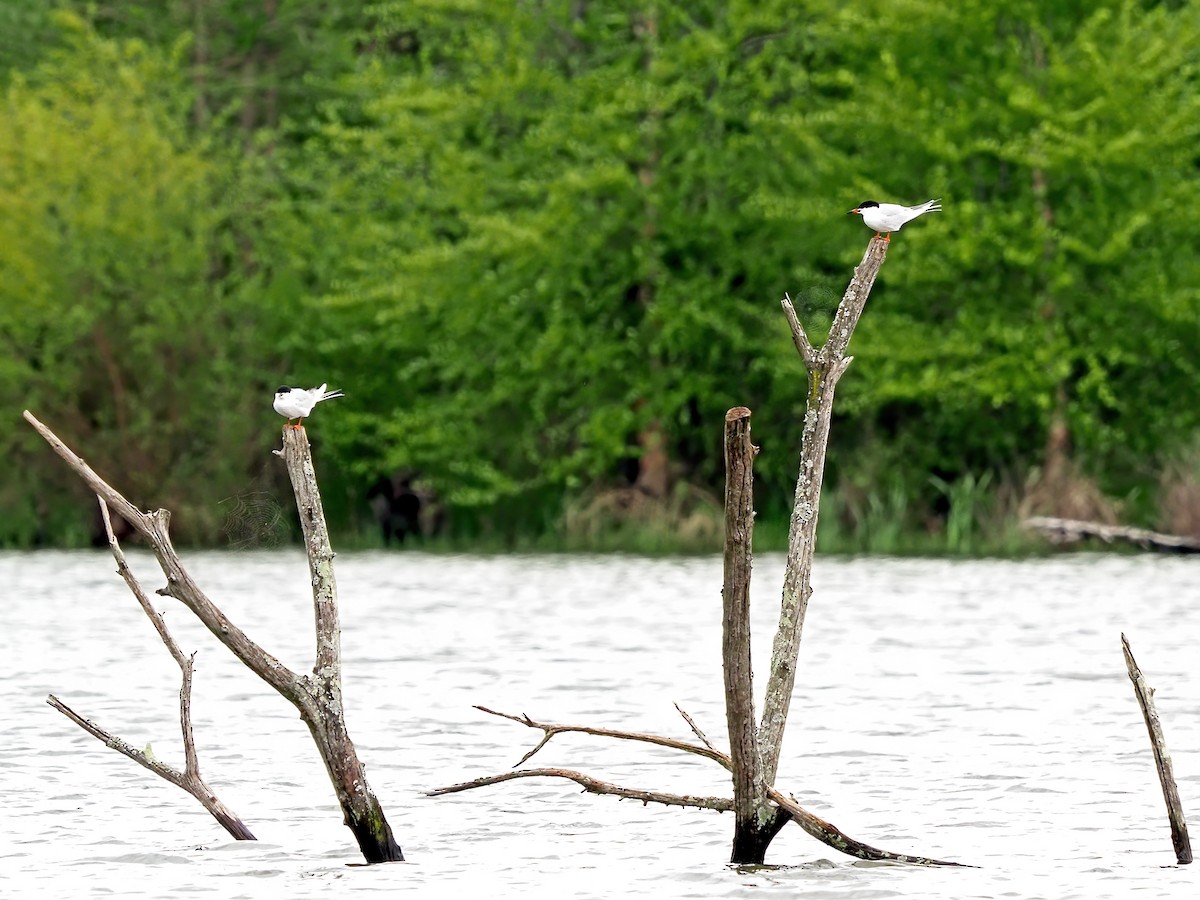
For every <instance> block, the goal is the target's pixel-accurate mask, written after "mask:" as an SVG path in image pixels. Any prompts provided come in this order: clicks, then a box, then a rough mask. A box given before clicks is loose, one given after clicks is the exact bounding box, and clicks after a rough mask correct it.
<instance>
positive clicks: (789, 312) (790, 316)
mask: <svg viewBox="0 0 1200 900" xmlns="http://www.w3.org/2000/svg"><path fill="white" fill-rule="evenodd" d="M783 313H784V315H785V316H787V320H788V325H789V326H791V329H792V343H793V344H795V345H796V349H797V350H798V351H800V358H801V359H803V360H804V365H805V367H807V368H809V369H812V368H815V367H816V365H817V351H816V350H814V349H813V345H812V344H811V343H810V342H809V340H808V335H807V334H806V333H805V331H804V326H803V325H801V324H800V319H799V318H797V316H796V310H795V309H794V308H793V307H792V298H791V297H789V296H788V295H787V294H784V295H783Z"/></svg>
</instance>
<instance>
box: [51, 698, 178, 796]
mask: <svg viewBox="0 0 1200 900" xmlns="http://www.w3.org/2000/svg"><path fill="white" fill-rule="evenodd" d="M46 702H47V703H48V704H50V705H51V706H53V707H54V708H55V709H57V710H58V711H59V712H60V713H62V714H63V715H64V716H66V717H67V718H68V719H70V720H71V721H72V722H74V723H75V724H76V725H78V726H79V727H80V728H82V729H83V730H84V731H86V732H87V733H88V734H90V735H91V736H92V737H94V738H95V739H96V740H98V741H101V742H102V743H103V744H104V746H106V747H111V748H112V749H113V750H116V751H117V752H118V753H120V754H122V755H124V756H128V757H129V758H130V759H132V760H133V761H134V762H135V763H137V764H138V765H139V766H144V767H145V768H147V769H149V770H150V771H151V772H153V773H154V774H155V775H157V776H158V777H159V778H164V779H166V780H167V781H169V782H171V784H173V785H175V786H176V787H184V783H183V773H182V772H180V771H178V770H177V769H174V768H172V767H171V766H168V765H167V764H166V763H164V762H162V761H161V760H159V759H157V758H155V757H152V756H149V755H147V754H146V752H145V751H144V750H139V749H137V748H136V747H134V746H133V745H132V744H130V743H129V742H127V741H123V740H122V739H121V738H119V737H117V736H116V735H115V734H111V733H110V732H108V731H105V730H104V729H103V728H101V727H100V726H99V725H97V724H96V723H95V722H93V721H92V720H91V719H88V718H86V717H84V716H81V715H80V714H79V713H77V712H75V710H73V709H71V707H69V706H67V704H65V703H63V702H62V701H61V700H59V699H58V698H57V697H56V696H54V695H53V694H49V695H48V696H47V697H46ZM185 790H186V788H185Z"/></svg>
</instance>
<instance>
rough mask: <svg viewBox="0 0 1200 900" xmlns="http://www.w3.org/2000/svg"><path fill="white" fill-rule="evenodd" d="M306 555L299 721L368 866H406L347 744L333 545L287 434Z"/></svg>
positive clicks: (307, 452)
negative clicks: (309, 620)
mask: <svg viewBox="0 0 1200 900" xmlns="http://www.w3.org/2000/svg"><path fill="white" fill-rule="evenodd" d="M281 455H282V457H283V461H284V464H285V465H286V466H287V471H288V477H289V478H290V479H291V482H292V491H293V492H294V494H295V496H296V510H297V512H298V513H299V515H300V529H301V531H302V532H303V534H304V549H305V550H306V551H307V555H308V568H309V574H310V575H311V577H312V591H313V610H314V617H315V621H316V635H317V652H316V662H315V663H314V665H313V674H312V678H311V679H309V680H308V681H307V682H306V684H305V688H306V689H305V691H304V696H303V699H302V702H300V703H298V704H297V707H298V708H299V710H300V717H301V718H302V719H303V720H304V724H305V725H307V726H308V730H309V733H310V734H312V738H313V741H314V742H315V743H316V745H317V750H318V751H319V752H320V754H321V761H322V762H324V763H325V770H326V772H327V773H328V774H329V780H330V783H331V784H332V785H333V790H334V793H335V794H336V795H337V799H338V804H339V805H340V806H341V808H342V813H343V816H344V818H345V822H346V826H347V827H348V828H349V829H350V831H351V833H353V835H354V838H355V840H356V841H357V842H358V847H359V850H361V851H362V854H363V857H364V858H365V859H366V860H367V862H371V863H378V862H401V861H403V859H404V853H403V851H402V850H401V849H400V845H399V843H397V842H396V839H395V837H394V836H393V834H392V828H391V826H390V825H389V824H388V821H387V817H386V816H385V815H384V812H383V807H382V805H381V804H380V802H379V798H378V797H377V796H376V795H375V792H374V790H372V788H371V785H370V783H369V782H368V781H367V775H366V770H365V769H364V768H363V764H362V761H361V760H360V759H359V758H358V751H357V749H355V746H354V742H353V741H352V740H351V739H350V732H349V730H348V728H347V726H346V716H345V708H344V706H343V704H342V643H341V641H342V636H341V625H340V624H339V619H338V607H337V582H336V580H335V579H334V574H333V557H334V553H333V546H332V544H331V543H330V540H329V529H328V527H326V524H325V512H324V509H323V507H322V505H321V491H320V489H319V488H318V486H317V475H316V470H315V468H314V467H313V461H312V449H311V447H310V446H309V443H308V434H307V432H305V430H304V429H303V428H284V429H283V450H282V452H281Z"/></svg>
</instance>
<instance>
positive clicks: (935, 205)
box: [917, 197, 942, 213]
mask: <svg viewBox="0 0 1200 900" xmlns="http://www.w3.org/2000/svg"><path fill="white" fill-rule="evenodd" d="M917 209H919V210H920V211H921V212H923V213H927V212H941V211H942V199H941V198H940V197H939V198H938V199H937V200H929V201H927V202H925V203H922V204H921V205H920V206H918V207H917Z"/></svg>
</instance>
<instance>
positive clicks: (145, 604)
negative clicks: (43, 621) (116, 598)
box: [46, 497, 255, 841]
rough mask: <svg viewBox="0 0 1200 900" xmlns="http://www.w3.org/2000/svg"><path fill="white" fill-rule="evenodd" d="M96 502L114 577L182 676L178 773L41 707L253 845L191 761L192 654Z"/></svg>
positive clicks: (83, 722) (62, 708) (84, 721)
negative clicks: (153, 598)
mask: <svg viewBox="0 0 1200 900" xmlns="http://www.w3.org/2000/svg"><path fill="white" fill-rule="evenodd" d="M97 499H98V500H99V503H100V517H101V518H102V519H103V521H104V531H105V533H106V534H107V535H108V546H109V549H110V550H111V551H112V554H113V558H114V559H115V560H116V561H117V572H118V573H119V574H120V575H121V577H122V578H123V579H124V580H125V584H126V585H127V586H128V587H129V590H130V592H132V594H133V596H134V597H135V598H137V602H138V605H139V606H141V608H142V611H143V612H144V613H145V614H146V616H147V618H149V619H150V621H151V622H152V623H153V624H154V630H155V631H157V632H158V636H159V638H161V639H162V642H163V644H164V645H166V648H167V650H168V651H169V652H170V654H171V658H172V659H174V660H175V663H176V664H177V665H178V666H179V671H180V672H181V673H182V685H181V686H180V688H179V729H180V731H181V732H182V734H183V756H184V767H183V771H182V772H180V771H179V770H177V769H174V768H172V767H171V766H168V765H167V764H166V763H164V762H162V761H161V760H159V759H157V758H156V757H155V756H153V755H152V754H150V753H149V752H147V751H145V750H138V749H137V748H136V747H133V746H132V745H130V744H129V743H128V742H127V741H123V740H122V739H121V738H119V737H117V736H116V735H113V734H110V733H109V732H107V731H105V730H104V729H103V728H101V727H100V726H99V725H97V724H96V723H95V722H93V721H91V720H90V719H88V718H86V717H84V716H81V715H80V714H79V713H77V712H75V710H73V709H71V707H69V706H67V704H65V703H63V702H62V701H61V700H59V699H58V698H57V697H56V696H54V695H53V694H51V695H50V696H49V697H47V698H46V702H47V703H49V704H50V705H51V706H53V707H54V708H55V709H57V710H58V711H59V712H60V713H62V714H63V715H64V716H66V717H67V718H68V719H70V720H71V721H72V722H74V723H75V724H76V725H78V726H79V727H80V728H82V729H83V730H84V731H86V732H87V733H88V734H90V735H92V736H93V737H94V738H96V739H97V740H100V741H103V742H104V744H105V746H107V747H111V748H112V749H114V750H116V751H117V752H118V753H121V754H123V755H125V756H127V757H129V758H130V759H132V760H133V761H134V762H136V763H138V764H139V765H141V766H144V767H145V768H147V769H149V770H150V771H151V772H153V773H154V774H155V775H158V776H159V777H160V778H164V779H166V780H167V781H169V782H171V784H173V785H175V786H176V787H179V788H182V789H183V790H185V791H187V792H188V793H189V794H191V795H192V796H193V797H195V798H196V799H197V800H199V801H200V803H201V805H202V806H203V807H204V808H205V809H206V810H208V812H209V814H210V815H212V817H213V818H214V819H216V820H217V821H218V822H219V823H220V824H221V827H222V828H224V829H225V830H226V831H228V832H229V833H230V835H232V836H233V838H234V839H235V840H239V841H253V840H255V837H254V835H253V834H251V832H250V829H249V828H247V827H246V825H245V823H244V822H242V820H241V819H240V818H238V816H236V815H235V814H234V813H233V812H232V811H231V810H230V809H229V808H228V807H227V806H225V804H224V803H222V802H221V801H220V800H219V799H218V798H217V795H216V794H214V793H213V791H212V789H211V788H210V787H209V786H208V785H207V784H206V783H205V782H204V779H203V778H202V777H201V776H200V760H199V758H198V756H197V755H196V740H195V737H194V735H193V732H192V664H193V660H194V658H195V654H194V653H193V654H192V655H190V656H186V655H184V653H183V651H182V650H180V649H179V645H178V644H177V643H175V639H174V638H173V637H172V636H171V632H170V631H169V630H168V628H167V623H166V622H165V621H164V620H163V617H162V614H161V613H160V612H159V611H158V610H157V609H155V608H154V606H153V604H151V602H150V598H149V597H148V596H147V595H146V592H145V590H143V589H142V585H141V583H140V582H139V581H138V580H137V577H136V576H135V575H134V574H133V571H132V570H131V569H130V568H129V563H128V562H127V561H126V559H125V552H124V551H123V550H122V549H121V545H120V543H119V542H118V541H117V536H116V534H115V533H114V531H113V527H112V518H111V517H110V516H109V514H108V504H107V503H105V502H104V498H103V497H99V498H97Z"/></svg>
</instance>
